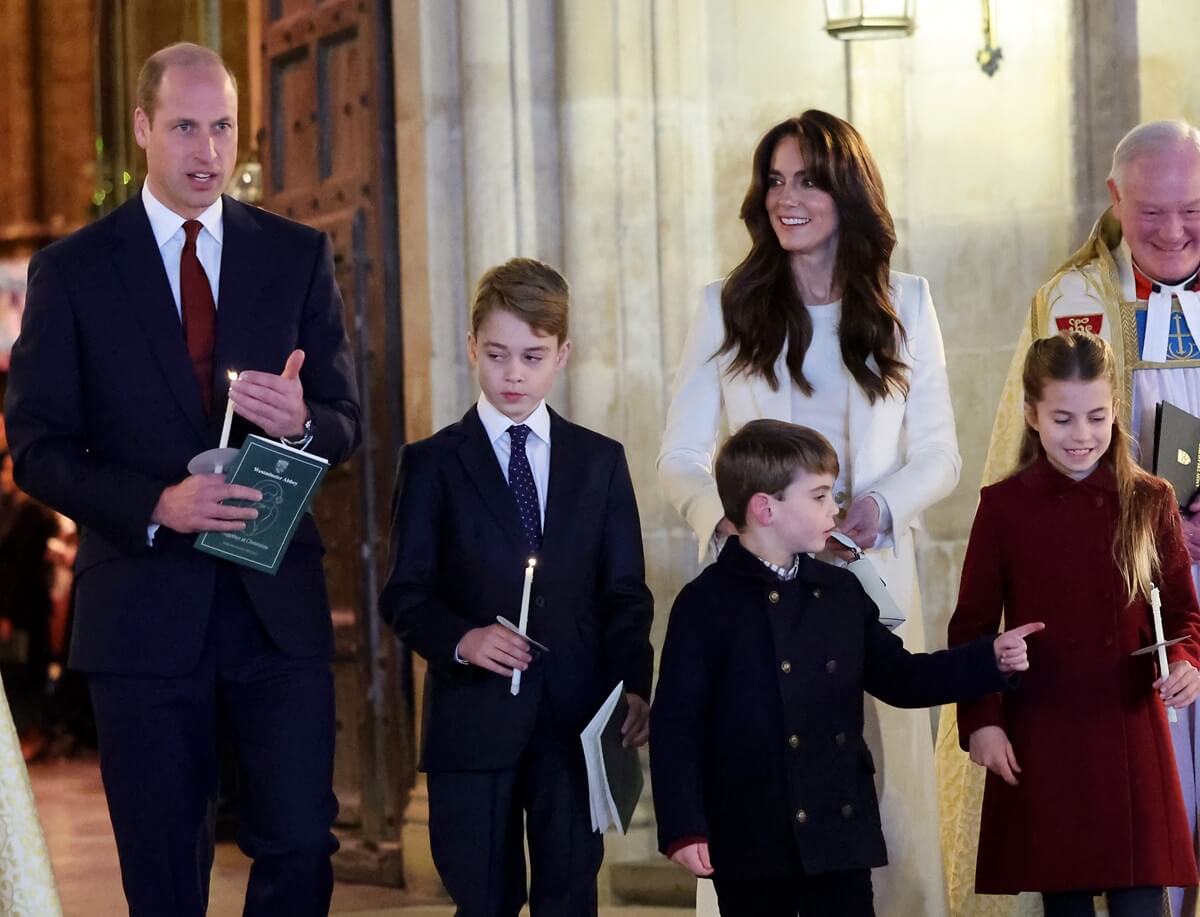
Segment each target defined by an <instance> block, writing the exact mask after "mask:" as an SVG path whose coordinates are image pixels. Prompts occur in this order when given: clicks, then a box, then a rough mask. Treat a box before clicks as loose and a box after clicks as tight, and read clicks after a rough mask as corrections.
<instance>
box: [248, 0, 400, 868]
mask: <svg viewBox="0 0 1200 917" xmlns="http://www.w3.org/2000/svg"><path fill="white" fill-rule="evenodd" d="M262 15H263V23H262V38H263V44H262V61H263V64H262V66H263V83H262V86H263V112H262V115H263V117H262V122H261V123H262V124H263V128H262V133H261V136H260V138H259V139H260V147H261V149H262V153H263V166H264V192H265V193H264V200H263V206H264V207H266V208H267V209H269V210H272V211H275V212H276V213H280V214H283V215H284V216H287V217H290V218H292V219H295V220H300V221H302V222H304V223H308V224H310V225H312V226H315V227H317V228H319V229H322V230H324V231H325V232H327V233H328V234H329V236H330V238H331V239H332V240H333V248H334V257H335V263H336V269H337V280H338V285H339V287H340V288H341V291H342V296H343V298H344V300H345V309H346V311H345V318H346V328H347V332H348V333H349V336H350V341H351V345H352V347H353V349H354V355H355V359H356V361H357V369H358V376H359V388H360V392H361V396H362V411H363V445H362V448H361V449H360V450H359V452H358V453H357V454H356V456H355V457H354V459H353V460H352V461H350V462H349V463H347V464H346V465H344V466H342V467H340V468H337V469H335V470H334V471H333V472H331V473H330V475H329V476H328V477H327V478H326V483H325V484H324V485H323V487H322V491H321V493H320V495H319V497H318V500H317V503H316V505H315V506H314V513H315V514H316V516H317V521H318V523H319V524H320V527H321V531H322V534H323V535H324V538H325V543H326V548H327V553H326V556H325V565H326V575H327V577H328V581H329V590H330V599H331V601H332V604H333V616H334V627H335V635H336V640H337V650H336V657H335V663H334V672H335V680H336V688H337V714H338V720H337V722H338V743H337V759H336V765H335V777H334V782H335V787H334V789H335V791H336V792H337V796H338V802H339V804H340V815H339V825H340V826H341V828H342V829H343V830H344V832H345V833H344V835H343V837H342V842H343V843H342V851H341V853H340V854H339V855H338V858H337V859H336V860H335V868H336V869H337V871H338V874H339V875H340V876H342V877H345V878H357V879H360V880H367V881H371V880H374V881H382V882H387V883H389V884H401V882H402V874H401V868H400V857H399V853H400V851H399V837H400V831H399V828H400V819H401V815H402V813H403V810H404V805H405V803H406V802H407V788H408V787H410V786H411V785H412V779H413V775H414V754H413V740H412V736H413V728H412V724H413V718H412V710H411V706H412V692H411V678H410V677H408V668H407V664H406V662H405V661H404V659H403V658H402V656H401V654H400V653H399V652H398V650H397V645H396V642H395V640H393V639H392V636H391V633H390V631H388V630H387V629H386V627H384V626H382V625H381V621H380V619H379V615H378V611H377V607H376V603H377V598H378V595H379V590H380V587H381V586H382V583H383V578H384V577H385V576H386V575H387V569H386V568H387V537H388V524H389V522H390V519H389V505H390V497H391V486H392V475H393V470H394V463H395V458H396V452H397V449H398V448H399V445H400V442H401V438H402V436H403V430H404V426H403V416H402V410H403V408H402V406H403V389H402V384H403V372H402V366H401V340H400V303H399V289H400V287H399V276H398V274H399V271H398V260H399V256H398V252H399V248H398V241H397V226H396V224H397V216H396V187H395V174H396V166H395V142H394V130H395V122H394V115H393V103H392V89H391V87H392V64H391V52H390V41H389V39H390V35H391V27H390V20H389V4H388V0H325V2H319V0H316V2H314V0H267V2H266V3H264V5H263V12H262Z"/></svg>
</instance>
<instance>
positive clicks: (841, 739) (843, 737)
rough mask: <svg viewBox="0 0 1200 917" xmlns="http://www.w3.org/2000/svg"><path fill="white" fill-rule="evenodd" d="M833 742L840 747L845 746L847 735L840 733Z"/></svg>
mask: <svg viewBox="0 0 1200 917" xmlns="http://www.w3.org/2000/svg"><path fill="white" fill-rule="evenodd" d="M833 741H834V742H835V743H836V744H838V745H845V744H846V733H844V732H839V733H838V734H837V735H835V736H834V737H833Z"/></svg>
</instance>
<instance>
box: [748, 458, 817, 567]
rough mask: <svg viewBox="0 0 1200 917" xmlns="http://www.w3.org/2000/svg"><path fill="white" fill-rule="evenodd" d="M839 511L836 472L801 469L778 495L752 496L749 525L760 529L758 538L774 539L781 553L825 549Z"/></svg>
mask: <svg viewBox="0 0 1200 917" xmlns="http://www.w3.org/2000/svg"><path fill="white" fill-rule="evenodd" d="M837 511H838V508H837V504H836V503H834V501H833V475H831V474H824V473H819V474H813V473H812V472H809V471H804V470H798V471H797V472H796V473H795V474H794V475H793V476H792V483H791V484H789V485H788V486H787V489H785V490H784V491H783V493H782V494H780V495H779V496H778V497H775V496H772V495H771V494H765V493H757V494H755V495H754V496H753V497H751V498H750V506H749V511H748V512H747V514H746V515H747V519H746V525H747V528H748V529H750V530H755V529H757V530H758V532H757V536H758V537H757V538H756V539H755V540H756V541H758V540H762V541H769V542H771V543H772V545H773V546H774V547H775V548H776V549H777V550H778V551H779V552H780V554H781V555H783V554H787V555H791V554H802V553H807V552H813V551H820V550H823V549H824V547H825V542H826V541H827V540H828V539H829V536H830V534H831V533H832V532H833V529H834V525H835V519H836V517H837ZM764 546H765V545H764ZM767 560H771V558H769V557H768V558H767Z"/></svg>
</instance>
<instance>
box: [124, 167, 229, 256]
mask: <svg viewBox="0 0 1200 917" xmlns="http://www.w3.org/2000/svg"><path fill="white" fill-rule="evenodd" d="M142 206H144V207H145V208H146V217H147V218H148V219H149V220H150V229H151V231H152V232H153V233H154V242H155V244H156V245H157V246H158V247H159V248H162V247H163V246H164V245H166V244H167V242H168V241H170V239H171V238H172V237H173V236H174V235H175V233H177V232H179V229H180V227H181V226H183V224H184V223H185V222H186V220H185V219H184V218H183V217H181V216H180V215H179V214H177V213H176V212H175V211H174V210H172V209H171V208H169V207H168V206H167V205H166V204H164V203H163V202H162V201H160V200H159V199H158V198H156V197H155V196H154V193H153V192H152V191H151V190H150V182H148V181H146V182H143V183H142ZM224 212H225V210H224V203H223V200H222V198H221V197H218V198H217V199H216V200H215V201H213V202H212V204H211V206H209V208H208V209H207V210H205V211H204V213H202V214H200V216H198V217H196V219H198V220H199V221H200V222H201V224H203V226H204V228H205V229H207V230H208V232H209V235H211V236H212V237H213V238H214V239H216V240H217V244H218V245H219V244H220V243H221V240H222V238H223V232H222V222H221V218H222V215H223V214H224Z"/></svg>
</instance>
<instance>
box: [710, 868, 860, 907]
mask: <svg viewBox="0 0 1200 917" xmlns="http://www.w3.org/2000/svg"><path fill="white" fill-rule="evenodd" d="M713 884H714V885H715V886H716V890H717V903H718V904H719V905H720V908H721V917H875V906H874V904H873V903H872V893H871V871H870V870H869V869H850V870H846V871H845V872H833V873H829V874H827V875H820V876H805V875H799V876H796V878H794V879H777V880H774V881H772V880H762V881H754V880H742V881H736V880H735V881H723V880H721V879H720V878H714V879H713Z"/></svg>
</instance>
